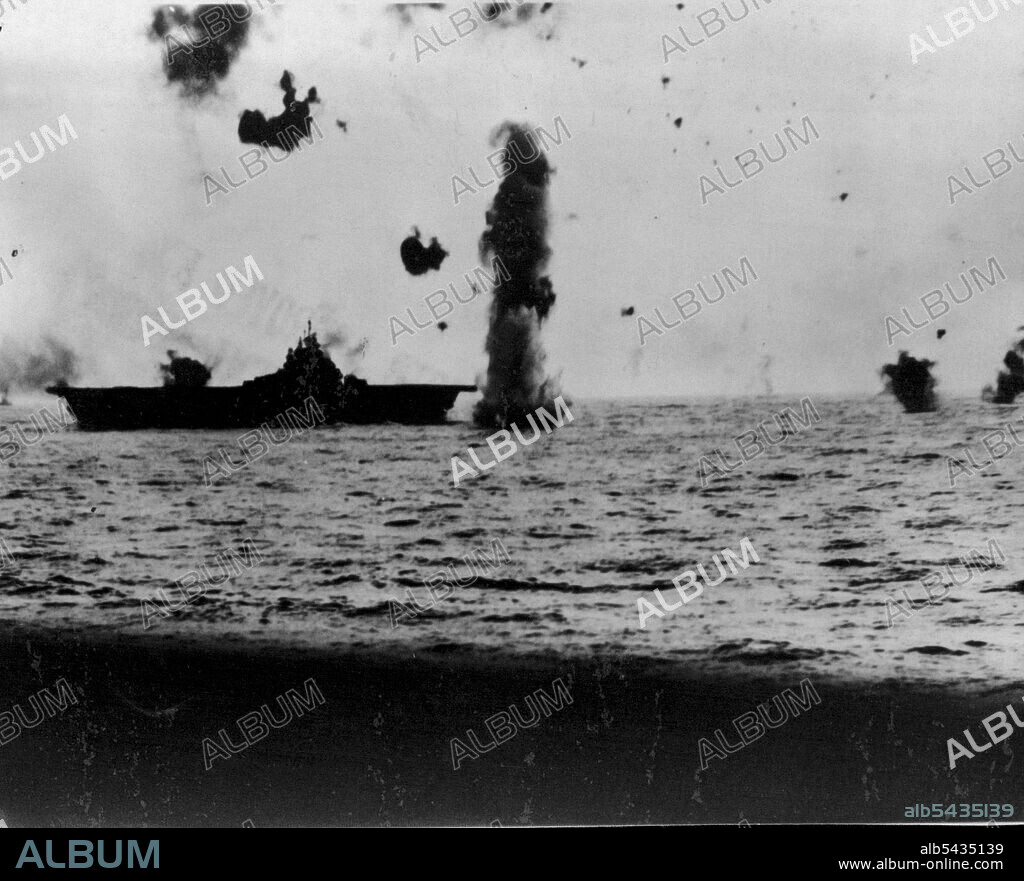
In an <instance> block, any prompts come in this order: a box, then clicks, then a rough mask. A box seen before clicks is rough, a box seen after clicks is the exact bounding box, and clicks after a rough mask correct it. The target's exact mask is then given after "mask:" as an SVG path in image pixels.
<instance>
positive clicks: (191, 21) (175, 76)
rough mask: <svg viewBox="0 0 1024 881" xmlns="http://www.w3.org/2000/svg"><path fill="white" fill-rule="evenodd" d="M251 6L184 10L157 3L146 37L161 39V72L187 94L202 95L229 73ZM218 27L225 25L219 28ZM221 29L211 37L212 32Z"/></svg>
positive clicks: (246, 30) (244, 35)
mask: <svg viewBox="0 0 1024 881" xmlns="http://www.w3.org/2000/svg"><path fill="white" fill-rule="evenodd" d="M251 16H252V9H251V8H250V7H249V6H247V5H244V4H212V5H205V6H198V7H196V9H195V10H194V11H193V12H187V11H186V10H185V9H184V8H182V7H181V6H158V7H157V8H156V10H155V12H154V13H153V23H152V24H151V25H150V28H149V38H150V39H151V40H157V41H161V42H164V44H165V46H166V51H165V53H164V73H165V74H166V75H167V81H168V82H171V83H173V82H180V83H181V90H182V94H183V95H185V96H186V97H193V98H202V97H203V96H204V95H207V94H209V93H210V92H212V91H213V90H214V89H216V87H217V80H222V79H224V77H226V76H227V75H228V72H229V71H230V69H231V64H232V62H234V60H235V58H236V57H237V56H238V52H239V50H240V49H241V48H242V47H243V46H244V45H245V41H246V39H247V37H248V35H249V19H250V17H251ZM221 28H224V29H223V30H221ZM215 30H218V31H220V32H219V33H217V35H216V36H214V33H213V32H214V31H215Z"/></svg>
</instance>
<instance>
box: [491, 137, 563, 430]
mask: <svg viewBox="0 0 1024 881" xmlns="http://www.w3.org/2000/svg"><path fill="white" fill-rule="evenodd" d="M491 143H492V145H494V146H497V145H498V144H500V143H504V147H503V149H502V153H501V158H502V160H503V162H504V163H505V165H506V166H507V167H508V168H510V169H511V171H510V172H509V173H508V174H507V175H506V176H505V177H504V178H503V179H502V181H501V184H500V186H499V187H498V192H497V194H496V195H495V197H494V203H493V204H492V205H491V208H490V210H489V211H488V212H487V215H486V218H487V229H486V230H484V233H483V235H482V236H481V237H480V259H481V260H482V261H484V262H485V263H491V261H492V260H493V259H495V258H496V259H497V260H499V261H500V264H501V266H502V267H504V271H502V270H501V269H497V268H496V270H495V275H496V277H497V280H496V282H495V285H494V299H493V301H492V303H491V315H490V329H489V330H488V332H487V343H486V350H487V354H488V356H489V358H490V360H489V362H488V365H487V380H486V382H485V383H484V389H483V393H484V396H483V400H481V401H480V402H479V403H478V404H477V406H476V410H475V411H474V413H473V418H474V420H475V421H476V423H477V425H479V426H481V427H483V428H491V427H499V428H501V427H504V426H507V425H509V424H511V423H513V422H517V421H518V422H519V424H520V425H525V421H521V420H524V417H525V416H526V415H527V414H528V413H532V412H533V411H534V410H536V409H537V408H538V407H547V408H548V409H550V408H551V407H553V406H554V403H553V400H554V398H555V397H556V396H557V395H558V389H557V384H556V383H555V381H554V380H552V379H550V378H548V377H546V376H545V373H544V360H545V355H544V350H543V348H542V347H541V342H540V328H541V325H542V324H543V323H544V320H545V319H546V318H547V316H548V312H549V311H550V309H551V306H552V305H553V304H554V302H555V293H554V291H553V290H552V287H551V280H550V279H549V278H548V277H547V276H545V275H542V273H543V272H544V270H545V269H546V268H547V265H548V260H549V259H550V258H551V248H549V247H548V244H547V232H548V214H547V187H548V181H549V179H550V177H551V168H550V166H549V165H548V160H547V157H546V156H545V155H544V153H543V151H542V150H541V149H540V146H539V145H538V144H537V143H536V142H535V140H534V135H533V133H532V132H530V130H529V129H528V128H527V127H526V126H525V125H520V124H518V123H513V122H505V123H502V124H501V125H500V126H499V127H498V128H497V130H496V131H495V133H494V135H493V136H492V138H491ZM527 157H530V158H527Z"/></svg>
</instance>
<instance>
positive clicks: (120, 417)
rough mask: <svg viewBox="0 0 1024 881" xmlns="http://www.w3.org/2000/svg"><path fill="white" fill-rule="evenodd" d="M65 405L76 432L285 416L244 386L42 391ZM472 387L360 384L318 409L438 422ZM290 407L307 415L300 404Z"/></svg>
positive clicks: (247, 423)
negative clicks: (342, 401) (347, 397)
mask: <svg viewBox="0 0 1024 881" xmlns="http://www.w3.org/2000/svg"><path fill="white" fill-rule="evenodd" d="M47 391H48V392H49V393H50V394H53V395H57V396H59V397H62V398H64V400H66V401H67V403H68V406H69V407H70V408H71V411H72V412H73V413H74V414H75V419H76V420H77V422H78V427H79V428H81V429H83V430H85V431H128V430H136V429H147V428H189V429H203V428H205V429H218V428H221V429H223V428H255V427H256V426H258V425H260V424H262V423H264V422H272V423H273V422H276V420H277V417H278V416H279V415H281V414H283V413H284V412H285V409H286V408H285V407H283V406H282V405H281V403H280V400H279V399H277V400H275V399H274V398H273V397H271V396H268V395H265V394H261V393H260V392H259V391H258V390H256V389H253V388H251V387H249V384H248V383H247V384H246V386H223V387H217V386H211V387H205V388H181V387H174V386H167V387H163V388H135V387H130V386H122V387H118V388H70V387H58V386H52V387H50V388H48V389H47ZM473 391H476V386H473V385H377V386H374V385H366V386H363V387H362V388H361V389H360V390H359V393H358V395H356V396H355V397H354V400H352V401H351V402H350V403H348V404H347V405H346V406H345V408H344V411H343V412H342V413H337V412H336V411H332V410H331V409H330V408H329V407H324V408H322V409H323V410H325V411H326V412H327V413H330V414H331V416H330V418H328V419H327V420H326V421H327V422H328V423H344V422H350V423H363V424H369V423H378V422H400V423H407V424H415V425H425V424H432V423H443V422H444V421H445V420H446V418H447V414H448V411H449V410H450V409H451V408H452V407H453V406H454V404H455V399H456V398H457V397H458V396H459V393H460V392H473ZM294 403H295V405H296V407H297V409H298V410H299V411H300V412H301V413H308V412H309V410H308V408H307V407H305V406H303V402H302V401H299V400H296V401H295V402H294Z"/></svg>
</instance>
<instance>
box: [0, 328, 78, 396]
mask: <svg viewBox="0 0 1024 881" xmlns="http://www.w3.org/2000/svg"><path fill="white" fill-rule="evenodd" d="M78 376H79V367H78V356H77V355H75V353H74V352H73V351H72V350H71V349H69V348H68V347H67V346H66V345H64V344H63V343H62V342H59V341H58V340H56V339H54V338H53V337H51V336H44V337H43V338H42V339H41V340H40V341H39V343H38V344H37V345H36V346H33V347H32V348H26V347H25V346H23V345H22V344H20V343H14V342H11V341H10V340H6V339H5V340H3V341H0V391H2V392H3V393H5V394H6V393H7V391H9V390H10V389H18V390H20V391H41V390H42V389H45V388H46V387H47V386H48V385H69V384H70V383H72V382H74V381H75V380H77V379H78Z"/></svg>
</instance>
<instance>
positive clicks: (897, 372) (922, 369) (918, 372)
mask: <svg viewBox="0 0 1024 881" xmlns="http://www.w3.org/2000/svg"><path fill="white" fill-rule="evenodd" d="M934 366H935V362H934V361H929V360H928V359H927V358H922V359H921V360H918V359H917V358H914V357H912V356H911V355H908V354H907V353H906V352H903V351H901V352H900V355H899V358H898V359H897V361H896V363H895V364H886V365H885V366H884V367H883V368H882V370H881V371H880V372H881V375H882V377H883V379H884V380H885V390H886V391H887V392H889V393H891V394H892V395H893V396H894V397H895V398H896V400H897V401H899V402H900V403H901V404H902V405H903V409H904V410H906V411H907V412H908V413H930V412H932V411H933V410H934V409H935V408H936V406H937V403H936V398H935V377H933V376H932V374H931V368H932V367H934Z"/></svg>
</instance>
